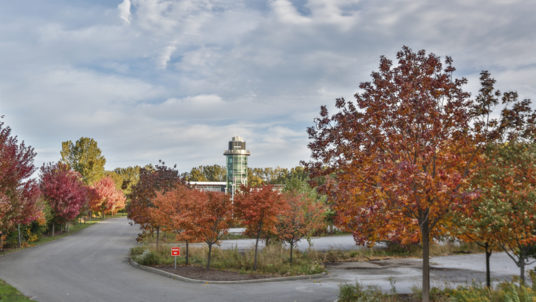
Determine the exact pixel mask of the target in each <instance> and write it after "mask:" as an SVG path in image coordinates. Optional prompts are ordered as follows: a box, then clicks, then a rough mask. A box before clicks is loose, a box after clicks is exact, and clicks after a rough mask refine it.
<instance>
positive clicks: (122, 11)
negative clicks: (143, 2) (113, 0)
mask: <svg viewBox="0 0 536 302" xmlns="http://www.w3.org/2000/svg"><path fill="white" fill-rule="evenodd" d="M130 6H131V3H130V0H123V2H121V3H119V5H117V9H118V10H119V18H121V20H123V21H125V23H127V24H128V23H130V17H131V14H130Z"/></svg>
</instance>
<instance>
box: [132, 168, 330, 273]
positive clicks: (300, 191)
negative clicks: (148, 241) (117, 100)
mask: <svg viewBox="0 0 536 302" xmlns="http://www.w3.org/2000/svg"><path fill="white" fill-rule="evenodd" d="M130 198H131V202H130V203H129V204H128V206H127V213H128V217H129V218H130V219H132V220H133V221H134V222H135V223H137V224H139V225H140V226H141V227H142V233H141V234H140V239H141V238H142V237H143V236H145V235H147V234H156V245H157V248H158V244H159V238H160V233H161V231H166V232H169V233H173V234H175V239H176V240H177V241H180V242H184V243H185V246H186V249H185V260H186V264H188V262H189V256H188V251H189V249H188V247H189V244H190V243H192V242H205V243H206V244H207V246H208V255H207V257H208V258H207V268H209V267H210V261H211V252H212V247H213V245H214V244H218V243H219V241H220V239H221V238H222V236H224V235H225V234H226V233H227V231H228V229H229V227H231V226H232V225H240V226H244V227H245V228H246V234H248V235H251V236H253V237H254V238H256V243H255V260H254V264H253V268H254V269H256V268H257V250H258V243H259V240H261V239H268V238H273V239H278V240H281V241H284V242H287V243H288V244H289V246H290V255H289V259H290V262H292V255H293V249H294V247H295V246H296V243H297V242H298V241H299V240H301V239H302V238H309V237H310V236H312V235H313V234H314V233H315V232H318V231H320V230H325V222H326V213H327V211H326V204H325V199H324V198H323V197H322V196H320V195H318V194H317V193H316V191H315V190H314V189H311V188H310V187H309V185H308V183H307V182H306V181H304V180H302V179H299V178H292V179H290V180H289V181H287V183H286V185H285V188H284V190H283V192H279V191H278V190H275V189H274V187H273V186H272V185H270V184H264V185H262V186H258V187H252V186H242V187H241V189H240V190H239V191H238V193H237V194H236V195H235V197H234V201H233V202H231V200H230V199H229V195H226V194H223V193H219V192H203V191H199V190H197V189H195V187H191V186H189V185H188V183H187V181H186V180H185V179H184V178H183V177H181V176H180V175H179V173H178V172H177V171H176V170H175V168H174V167H173V168H172V167H167V166H166V165H165V164H164V163H161V164H159V165H157V166H156V169H154V170H145V169H143V168H142V169H141V171H140V179H139V182H138V183H137V184H136V185H135V186H134V187H133V191H132V194H131V196H130Z"/></svg>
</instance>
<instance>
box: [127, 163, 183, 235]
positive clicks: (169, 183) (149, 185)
mask: <svg viewBox="0 0 536 302" xmlns="http://www.w3.org/2000/svg"><path fill="white" fill-rule="evenodd" d="M178 183H182V181H181V179H180V177H179V173H178V172H177V170H176V169H175V167H173V168H170V167H166V166H165V164H164V163H161V165H157V166H156V167H155V168H152V167H146V168H141V169H140V178H139V181H138V183H137V184H136V185H135V186H133V187H132V192H131V193H130V195H129V197H130V203H129V204H128V205H127V207H126V208H127V213H128V218H129V219H131V220H133V221H134V222H135V223H137V224H139V225H140V226H141V227H142V228H143V229H145V230H147V229H151V228H156V227H158V223H155V221H153V220H152V215H151V211H150V208H152V207H154V205H153V199H154V198H155V197H156V194H157V192H159V191H160V192H166V191H169V190H171V189H172V188H174V187H175V185H177V184H178Z"/></svg>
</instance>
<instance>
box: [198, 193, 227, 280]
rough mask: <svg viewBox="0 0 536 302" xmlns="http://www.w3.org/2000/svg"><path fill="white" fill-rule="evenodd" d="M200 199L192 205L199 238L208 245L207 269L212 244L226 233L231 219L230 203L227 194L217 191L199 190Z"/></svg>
mask: <svg viewBox="0 0 536 302" xmlns="http://www.w3.org/2000/svg"><path fill="white" fill-rule="evenodd" d="M201 193H202V197H203V198H202V199H200V200H199V201H198V203H197V204H196V205H194V207H196V208H197V211H196V212H197V213H192V214H194V215H195V217H194V218H195V221H196V225H197V226H198V227H199V232H200V234H199V235H200V239H201V240H203V241H205V243H206V244H207V245H208V255H207V269H209V268H210V260H211V255H212V246H213V245H214V244H218V243H219V241H220V239H221V238H222V236H223V235H225V234H226V233H227V230H228V228H229V227H230V225H231V221H232V203H231V200H230V199H229V196H228V195H225V194H223V193H218V192H206V193H204V192H201Z"/></svg>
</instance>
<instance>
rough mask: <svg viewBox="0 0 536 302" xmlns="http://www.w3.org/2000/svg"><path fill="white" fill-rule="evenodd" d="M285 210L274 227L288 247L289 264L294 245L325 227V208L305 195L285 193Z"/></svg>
mask: <svg viewBox="0 0 536 302" xmlns="http://www.w3.org/2000/svg"><path fill="white" fill-rule="evenodd" d="M282 198H283V201H284V202H285V204H286V207H285V208H286V210H285V211H282V212H281V213H280V214H279V216H278V223H277V225H276V228H277V234H278V237H279V238H280V239H281V240H283V241H286V242H287V243H288V244H289V245H290V262H291V263H292V250H293V248H294V246H295V245H296V243H297V242H298V241H300V240H301V239H302V238H304V237H309V236H311V235H312V234H314V233H315V232H316V231H319V230H322V229H324V228H325V227H326V223H325V219H324V218H325V216H324V214H325V211H326V208H325V206H324V205H323V204H322V203H321V202H318V201H315V200H312V199H311V198H309V197H308V196H307V195H306V194H298V193H293V192H290V193H285V194H283V195H282Z"/></svg>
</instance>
